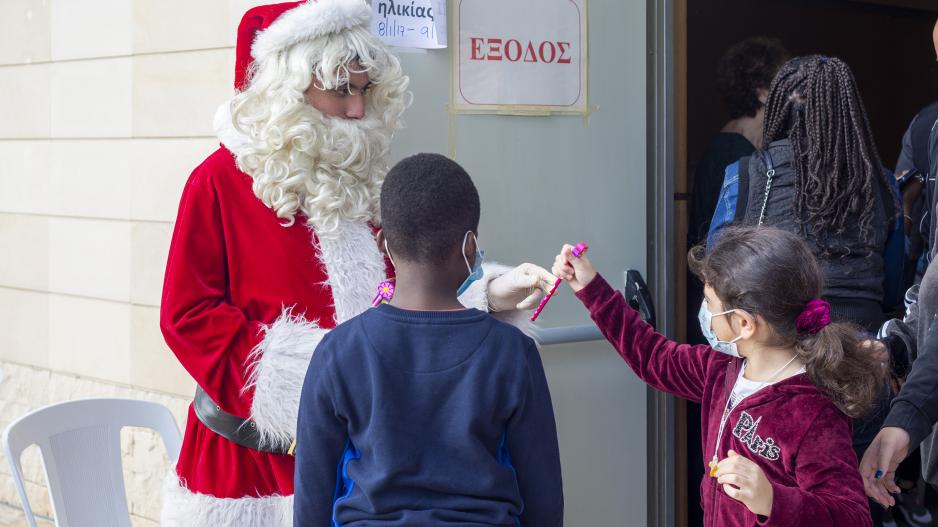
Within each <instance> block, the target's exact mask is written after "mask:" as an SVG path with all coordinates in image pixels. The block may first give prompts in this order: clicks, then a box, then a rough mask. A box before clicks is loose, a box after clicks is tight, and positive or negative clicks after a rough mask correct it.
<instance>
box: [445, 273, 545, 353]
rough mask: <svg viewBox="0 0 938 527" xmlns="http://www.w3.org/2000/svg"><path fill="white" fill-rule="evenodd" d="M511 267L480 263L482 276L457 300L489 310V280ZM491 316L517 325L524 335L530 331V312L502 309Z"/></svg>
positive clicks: (471, 306) (470, 306) (473, 306)
mask: <svg viewBox="0 0 938 527" xmlns="http://www.w3.org/2000/svg"><path fill="white" fill-rule="evenodd" d="M512 269H513V268H512V267H509V266H507V265H502V264H500V263H495V262H484V263H483V264H482V278H480V279H479V280H476V281H475V282H474V283H473V284H472V285H470V286H469V288H468V289H466V291H465V292H464V293H463V294H462V296H460V297H459V302H460V303H462V305H464V306H466V307H468V308H475V309H480V310H482V311H489V301H488V289H489V282H491V281H492V280H495V279H496V278H498V277H499V276H501V275H503V274H505V273H507V272H508V271H511V270H512ZM492 316H494V317H495V318H497V319H499V320H501V321H502V322H506V323H508V324H511V325H512V326H515V327H517V328H518V329H520V330H521V331H523V332H524V333H525V334H526V335H530V333H531V332H530V327H531V314H530V313H528V312H527V311H520V310H511V311H502V312H497V313H492Z"/></svg>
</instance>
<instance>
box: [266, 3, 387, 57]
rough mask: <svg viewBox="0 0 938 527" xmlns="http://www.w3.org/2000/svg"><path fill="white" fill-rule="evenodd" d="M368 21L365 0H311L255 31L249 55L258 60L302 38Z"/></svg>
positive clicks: (308, 38)
mask: <svg viewBox="0 0 938 527" xmlns="http://www.w3.org/2000/svg"><path fill="white" fill-rule="evenodd" d="M370 22H371V8H370V7H369V6H368V4H366V3H365V2H364V0H310V1H309V2H306V3H305V4H300V5H299V6H297V7H294V8H293V9H291V10H289V11H287V12H285V13H283V14H282V15H280V16H279V17H278V18H277V20H274V22H273V23H272V24H271V25H270V26H269V27H268V28H267V29H265V30H263V31H261V32H260V33H258V35H257V38H255V39H254V44H253V45H252V46H251V56H252V57H254V60H261V59H263V58H264V57H266V56H268V55H271V54H273V53H276V52H278V51H280V50H282V49H286V48H288V47H290V46H292V45H294V44H296V43H299V42H302V41H304V40H312V39H315V38H317V37H321V36H323V35H329V34H332V33H338V32H339V31H343V30H346V29H350V28H353V27H355V26H361V25H368V24H369V23H370Z"/></svg>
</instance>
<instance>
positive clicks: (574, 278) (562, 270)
mask: <svg viewBox="0 0 938 527" xmlns="http://www.w3.org/2000/svg"><path fill="white" fill-rule="evenodd" d="M551 272H553V273H554V275H556V276H558V277H560V278H563V279H564V280H566V282H567V283H568V284H570V287H571V288H573V291H574V292H576V291H579V290H580V289H583V288H584V287H586V285H587V284H589V283H590V282H592V281H593V278H596V269H594V268H593V264H592V263H590V261H589V258H587V257H586V255H585V254H581V255H580V257H579V258H577V257H576V256H573V246H572V245H570V244H566V245H564V246H563V249H561V250H560V254H558V255H557V258H555V259H554V267H553V270H552V271H551Z"/></svg>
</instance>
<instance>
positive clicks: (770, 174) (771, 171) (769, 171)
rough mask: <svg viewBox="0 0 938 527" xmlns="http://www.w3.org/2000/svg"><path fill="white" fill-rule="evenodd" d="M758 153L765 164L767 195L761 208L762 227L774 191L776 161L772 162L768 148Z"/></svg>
mask: <svg viewBox="0 0 938 527" xmlns="http://www.w3.org/2000/svg"><path fill="white" fill-rule="evenodd" d="M758 154H759V155H760V156H761V157H762V162H763V163H764V164H765V195H764V196H763V197H762V208H761V209H760V210H759V222H758V223H757V225H758V226H759V227H761V226H762V222H763V221H764V220H765V209H766V208H767V207H768V206H769V193H770V192H772V180H773V179H774V178H775V163H773V162H772V154H769V150H768V149H765V150H759V151H758Z"/></svg>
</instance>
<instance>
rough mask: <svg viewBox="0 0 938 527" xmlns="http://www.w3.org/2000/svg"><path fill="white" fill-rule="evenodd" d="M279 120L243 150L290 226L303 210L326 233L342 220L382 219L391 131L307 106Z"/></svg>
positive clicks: (246, 165)
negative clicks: (380, 203) (380, 211)
mask: <svg viewBox="0 0 938 527" xmlns="http://www.w3.org/2000/svg"><path fill="white" fill-rule="evenodd" d="M279 121H280V122H270V123H267V125H266V126H264V130H263V135H262V137H258V136H254V137H252V138H251V139H252V140H251V141H250V144H249V145H247V146H246V148H244V149H243V151H242V152H240V153H239V154H238V155H237V162H238V166H239V167H240V168H241V169H242V170H244V171H245V172H246V173H248V174H249V175H251V177H252V178H253V179H254V184H253V189H254V194H255V195H257V197H258V198H259V199H260V200H261V201H263V202H264V203H265V204H266V205H267V206H269V207H270V208H271V209H273V210H274V211H275V212H277V216H279V217H280V218H283V219H284V220H286V222H287V223H288V224H292V223H293V221H294V219H295V214H296V212H297V211H299V212H301V213H302V214H304V215H305V216H306V218H307V221H308V222H309V224H310V225H311V226H312V227H314V228H315V230H316V234H317V235H318V236H319V237H320V238H328V237H330V236H331V235H332V234H333V233H335V232H336V230H337V228H338V223H339V221H340V220H350V221H361V222H369V221H373V222H377V221H378V198H379V195H380V192H381V183H382V182H383V181H384V175H385V173H386V172H387V157H388V150H389V148H390V142H391V135H392V134H391V130H389V129H388V128H387V127H386V126H385V125H384V123H383V122H382V121H381V120H380V119H378V118H373V117H365V118H363V119H360V120H353V119H341V118H334V117H326V116H323V115H322V114H321V113H320V112H319V111H317V110H316V109H314V108H312V107H311V106H307V105H303V107H301V108H297V109H295V110H294V111H293V112H291V113H290V114H287V115H282V117H281V118H280V119H279ZM263 137H267V138H268V139H267V141H264V139H263Z"/></svg>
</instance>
